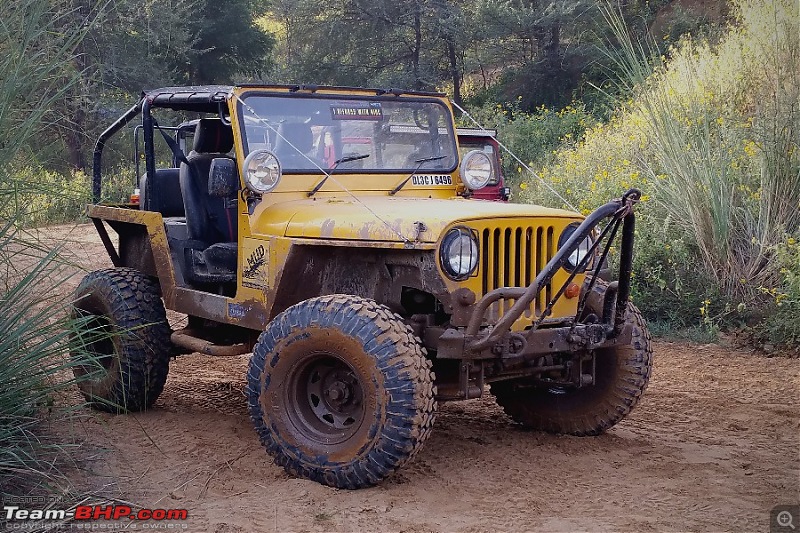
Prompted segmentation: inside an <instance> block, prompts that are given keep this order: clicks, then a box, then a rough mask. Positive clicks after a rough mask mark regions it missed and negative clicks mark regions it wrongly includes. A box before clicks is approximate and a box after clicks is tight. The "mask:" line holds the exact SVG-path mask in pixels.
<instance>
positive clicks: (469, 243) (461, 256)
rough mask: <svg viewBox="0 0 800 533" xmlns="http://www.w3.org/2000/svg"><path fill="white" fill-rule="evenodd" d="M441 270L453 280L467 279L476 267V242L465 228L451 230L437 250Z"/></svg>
mask: <svg viewBox="0 0 800 533" xmlns="http://www.w3.org/2000/svg"><path fill="white" fill-rule="evenodd" d="M439 258H440V260H441V262H442V270H444V272H445V274H447V275H448V276H449V277H451V278H452V279H454V280H462V279H465V278H467V277H469V275H470V274H472V273H473V272H474V271H475V269H476V268H477V267H478V241H477V240H475V237H474V235H473V234H472V232H471V231H470V230H469V229H467V228H461V227H459V228H453V229H451V230H450V231H448V232H447V235H445V236H444V239H442V246H441V248H439Z"/></svg>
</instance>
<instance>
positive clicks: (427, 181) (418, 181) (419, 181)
mask: <svg viewBox="0 0 800 533" xmlns="http://www.w3.org/2000/svg"><path fill="white" fill-rule="evenodd" d="M411 184H412V185H421V186H425V185H452V184H453V177H452V176H450V175H449V174H445V175H443V176H442V175H437V174H432V175H421V176H413V177H412V178H411Z"/></svg>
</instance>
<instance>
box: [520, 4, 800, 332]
mask: <svg viewBox="0 0 800 533" xmlns="http://www.w3.org/2000/svg"><path fill="white" fill-rule="evenodd" d="M732 14H733V21H732V23H731V25H730V27H729V28H728V29H727V31H726V32H725V33H724V35H722V36H721V38H720V39H719V40H718V41H716V42H714V43H709V42H707V41H705V40H702V39H700V40H698V39H690V38H684V39H683V40H682V41H681V43H679V44H678V45H677V46H676V47H674V48H672V49H671V50H669V52H668V57H659V56H657V55H655V56H654V52H655V50H656V48H655V46H650V45H649V44H648V43H647V42H640V41H635V40H634V39H632V38H631V37H630V34H629V33H628V32H627V29H626V28H625V25H624V24H623V23H622V19H621V17H620V16H619V14H618V12H616V11H615V10H614V8H613V7H612V6H611V5H610V4H609V5H608V6H607V7H606V9H605V16H606V18H607V22H608V24H609V26H610V27H611V29H612V30H613V31H612V33H613V34H614V35H615V38H616V40H617V41H618V42H616V43H614V46H613V47H609V49H612V48H613V49H615V50H621V53H615V54H613V55H611V58H612V59H613V60H614V61H615V62H616V65H615V68H614V70H615V71H616V72H620V73H622V76H621V78H620V80H619V83H620V84H621V87H620V89H621V90H620V91H618V92H620V93H623V94H628V95H630V97H629V99H628V100H627V101H625V102H620V103H619V106H618V108H617V110H616V111H615V113H614V115H613V116H612V118H611V120H610V121H609V122H607V123H605V124H602V125H599V126H597V127H594V128H590V129H588V130H587V132H586V134H585V135H584V137H583V138H582V139H581V141H580V142H579V143H578V144H577V146H575V147H569V148H565V149H562V150H560V151H558V153H557V154H556V156H555V157H554V160H553V162H552V163H551V164H549V165H547V166H546V167H544V168H542V169H541V170H540V172H539V175H540V177H541V178H542V179H545V180H547V181H549V183H550V184H551V185H552V186H553V187H554V188H556V189H557V190H558V191H559V193H560V194H562V195H564V197H565V198H566V199H567V200H568V201H570V202H571V203H572V204H574V205H576V206H578V207H579V209H581V210H583V211H588V210H589V209H591V208H593V207H595V206H596V205H597V204H599V203H601V202H602V201H604V199H605V198H608V197H609V196H613V195H618V194H619V193H620V191H622V190H625V189H626V188H628V187H630V186H636V187H639V188H641V189H642V190H643V191H644V197H643V198H644V199H645V200H646V202H645V204H644V205H643V206H642V208H641V209H640V211H639V212H640V215H641V216H640V218H641V222H642V223H641V224H640V225H639V226H638V233H639V237H640V238H639V241H638V243H639V244H638V246H637V254H636V261H637V264H638V268H637V271H636V275H637V277H636V278H634V283H635V285H636V288H637V291H638V292H639V296H640V299H639V300H638V302H637V303H639V304H640V305H641V307H644V308H645V309H646V310H647V311H648V312H649V313H650V316H651V317H652V318H655V317H659V316H661V317H663V316H667V318H670V319H676V320H679V321H684V323H691V322H694V323H698V322H705V323H708V322H709V321H710V320H713V319H720V318H721V317H727V318H732V317H737V316H738V317H740V318H741V319H755V318H757V315H758V314H761V315H764V314H767V313H770V312H771V309H772V308H771V307H770V306H773V305H776V304H777V303H778V302H777V301H776V300H777V297H778V296H779V294H780V285H781V284H783V285H787V286H790V285H791V284H790V283H789V281H787V279H788V278H787V277H786V274H785V272H784V270H786V269H788V270H789V271H794V272H797V271H800V265H789V266H788V267H787V266H785V265H781V264H780V262H779V261H776V260H775V259H776V257H777V255H778V251H779V250H780V248H781V246H785V245H786V243H787V242H788V239H790V238H792V237H791V236H792V235H794V238H796V237H797V233H798V231H800V145H799V144H798V143H800V14H798V4H797V2H796V0H771V1H770V2H761V1H759V0H735V1H734V2H733V6H732ZM522 196H523V198H525V199H527V200H529V201H536V202H544V203H550V204H552V203H556V204H558V203H560V202H559V201H558V200H557V199H555V198H554V197H552V196H551V195H550V194H549V193H548V192H547V191H546V189H544V188H542V187H539V186H537V184H536V182H535V181H531V182H530V184H529V188H528V189H527V190H526V191H523V193H522ZM782 269H783V270H782ZM750 310H756V313H755V315H751V316H750V317H747V316H746V315H747V314H748V313H749V311H750Z"/></svg>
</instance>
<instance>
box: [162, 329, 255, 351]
mask: <svg viewBox="0 0 800 533" xmlns="http://www.w3.org/2000/svg"><path fill="white" fill-rule="evenodd" d="M170 340H171V341H172V344H175V345H176V346H180V347H181V348H186V349H187V350H191V351H192V352H198V353H202V354H206V355H214V356H217V357H231V356H234V355H242V354H246V353H250V351H252V348H251V347H250V346H249V345H247V344H231V345H224V344H214V343H213V342H211V341H209V340H206V339H203V338H201V337H198V336H196V334H195V332H194V331H192V330H191V329H188V328H184V329H179V330H177V331H175V332H173V333H172V335H171V336H170Z"/></svg>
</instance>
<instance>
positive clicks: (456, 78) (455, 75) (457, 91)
mask: <svg viewBox="0 0 800 533" xmlns="http://www.w3.org/2000/svg"><path fill="white" fill-rule="evenodd" d="M447 56H448V58H449V60H450V77H451V78H452V80H453V101H454V102H455V103H456V105H458V106H462V105H463V101H462V99H461V73H460V72H459V71H458V61H457V57H456V45H455V43H454V42H453V39H452V37H448V39H447Z"/></svg>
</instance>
